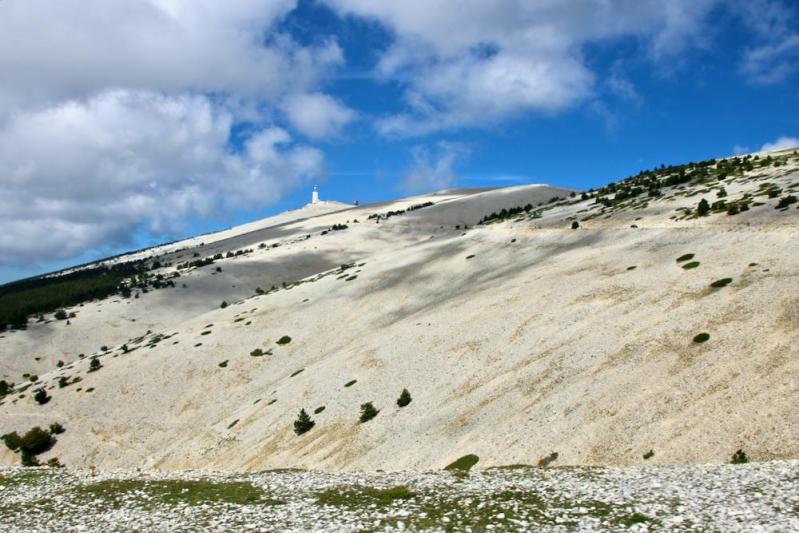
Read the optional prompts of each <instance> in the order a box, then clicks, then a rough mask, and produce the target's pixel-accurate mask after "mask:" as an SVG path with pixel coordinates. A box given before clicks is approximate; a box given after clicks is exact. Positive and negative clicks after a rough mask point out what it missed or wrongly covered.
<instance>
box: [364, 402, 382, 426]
mask: <svg viewBox="0 0 799 533" xmlns="http://www.w3.org/2000/svg"><path fill="white" fill-rule="evenodd" d="M379 412H380V411H378V410H377V409H375V406H374V405H372V402H366V403H364V404H361V418H360V421H361V424H363V423H364V422H369V421H370V420H371V419H373V418H374V417H376V416H377V413H379Z"/></svg>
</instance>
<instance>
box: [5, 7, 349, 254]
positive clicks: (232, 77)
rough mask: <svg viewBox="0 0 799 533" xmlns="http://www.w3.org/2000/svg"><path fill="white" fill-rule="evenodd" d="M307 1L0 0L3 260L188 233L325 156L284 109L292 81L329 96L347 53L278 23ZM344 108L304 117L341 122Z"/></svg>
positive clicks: (276, 188)
mask: <svg viewBox="0 0 799 533" xmlns="http://www.w3.org/2000/svg"><path fill="white" fill-rule="evenodd" d="M295 7H296V0H227V1H225V2H219V1H217V0H80V1H79V2H78V1H71V2H70V1H58V2H52V1H50V0H24V1H17V0H11V1H2V2H0V72H2V82H1V83H0V224H1V225H2V226H1V227H2V228H3V232H2V235H0V257H2V258H3V259H0V261H1V262H8V261H11V260H14V261H17V262H20V261H30V262H36V261H48V260H52V259H55V258H59V259H64V258H69V257H74V256H77V255H80V254H82V253H84V252H86V251H87V250H90V249H99V248H105V247H108V246H113V245H119V244H125V243H127V242H128V241H129V240H130V238H131V236H132V235H134V234H135V233H136V232H139V231H143V232H149V233H150V234H158V235H161V234H174V233H176V232H177V231H178V230H179V229H180V228H181V227H182V225H183V224H185V222H186V220H187V219H188V217H191V216H203V217H205V216H211V215H214V216H224V215H225V214H226V213H229V212H230V211H231V210H235V209H240V208H243V207H256V206H264V205H268V204H270V203H272V202H275V201H277V200H278V199H280V198H281V196H282V195H284V194H285V193H286V192H287V191H288V190H289V189H290V188H291V187H292V186H296V185H297V184H298V183H301V182H303V180H305V179H306V178H308V177H309V176H311V175H313V176H318V174H319V173H321V172H323V171H324V161H323V156H322V154H321V152H319V151H318V150H315V149H313V148H310V147H307V146H301V145H298V144H296V143H295V142H293V140H292V138H291V135H290V134H289V133H288V132H287V131H285V130H283V129H281V128H280V127H277V126H276V125H275V119H276V117H279V114H278V113H277V111H278V110H279V103H280V102H282V101H288V100H290V99H291V98H292V96H293V95H298V94H299V95H305V94H313V95H316V97H317V98H319V99H324V98H326V97H325V96H324V95H322V94H320V93H318V92H317V91H318V90H319V86H320V84H321V82H322V81H323V80H324V78H325V77H326V76H327V75H328V74H329V73H330V71H331V70H332V69H335V68H336V67H338V66H339V65H341V64H342V63H343V55H342V52H341V49H340V48H339V46H338V44H337V43H336V41H335V40H332V39H328V40H324V39H321V40H319V41H318V43H319V44H316V45H313V46H302V45H300V44H298V43H296V42H295V41H294V40H292V38H291V37H290V36H289V35H286V34H284V33H282V32H281V31H280V29H279V23H280V22H281V20H282V19H283V18H284V17H285V16H286V15H287V14H288V13H289V12H290V11H291V10H292V9H294V8H295ZM345 109H346V108H343V106H342V107H341V108H336V109H333V111H329V110H328V111H329V112H328V115H329V116H328V118H327V123H324V122H323V121H319V122H317V123H316V124H310V125H309V123H308V121H307V120H306V122H304V123H301V121H300V122H298V124H300V123H301V125H302V126H303V127H305V128H306V129H308V128H311V129H313V128H314V127H316V130H314V131H316V132H323V133H324V132H326V131H333V130H334V129H335V128H337V127H340V126H341V125H342V124H343V122H345V121H344V120H343V119H342V113H344V110H345ZM336 112H337V113H338V114H336ZM243 121H246V122H248V123H249V124H248V125H247V127H246V131H247V132H248V133H246V134H245V135H244V137H243V138H242V134H241V128H237V130H236V131H237V133H236V135H235V140H234V137H233V136H232V133H231V132H232V131H233V129H234V128H236V127H237V126H238V125H239V124H241V123H242V122H243ZM325 128H327V129H325ZM234 144H235V145H236V148H234V147H232V145H234Z"/></svg>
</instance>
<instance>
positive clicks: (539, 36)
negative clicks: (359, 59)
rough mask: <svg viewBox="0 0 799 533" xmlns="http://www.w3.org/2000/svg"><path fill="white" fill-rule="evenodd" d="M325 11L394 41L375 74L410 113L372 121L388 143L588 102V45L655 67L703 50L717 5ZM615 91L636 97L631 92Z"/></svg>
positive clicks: (455, 4) (676, 0) (420, 2)
mask: <svg viewBox="0 0 799 533" xmlns="http://www.w3.org/2000/svg"><path fill="white" fill-rule="evenodd" d="M326 2H327V3H328V5H330V6H332V7H333V8H334V9H336V10H338V12H340V13H342V14H347V15H357V16H361V17H366V18H369V19H372V20H377V21H379V22H380V23H382V24H383V25H385V26H386V27H388V28H389V29H390V30H391V31H392V32H393V34H394V36H395V40H394V42H393V44H392V46H391V47H390V48H389V49H388V50H387V51H386V52H385V54H384V55H383V56H382V57H381V59H380V62H379V65H378V67H377V73H378V74H379V75H381V76H385V77H394V78H395V79H399V80H403V82H404V84H405V88H406V92H405V100H406V103H407V111H406V112H402V113H398V114H394V115H391V116H387V117H383V118H382V119H380V120H379V121H378V124H377V127H378V130H379V131H380V132H381V133H383V134H385V135H419V134H427V133H431V132H434V131H437V130H442V129H451V128H458V127H473V126H484V125H491V124H493V123H496V122H498V121H504V120H508V119H513V118H515V117H518V116H520V115H523V114H527V113H539V114H553V113H558V112H560V111H562V110H564V109H567V108H569V107H572V106H574V105H577V104H579V103H581V102H585V101H588V100H590V99H591V97H592V96H593V94H594V92H595V85H596V74H595V73H594V72H592V71H591V70H590V69H589V68H588V67H587V65H586V61H585V59H584V57H583V48H584V46H585V45H586V44H588V43H596V42H602V41H608V40H613V39H621V38H633V39H637V40H638V41H639V42H640V43H641V45H642V46H643V47H644V48H645V49H646V50H648V52H649V54H650V56H651V57H652V58H653V59H655V60H660V59H663V58H667V57H670V56H671V55H672V54H676V53H678V52H680V51H681V50H683V49H684V48H686V47H689V46H693V45H697V44H701V42H702V39H703V32H702V29H703V27H704V22H705V19H706V17H707V16H708V14H709V13H710V11H711V9H712V8H713V7H714V6H715V5H717V4H718V1H717V0H673V1H671V2H661V1H659V0H645V1H636V2H630V1H624V0H619V1H605V0H586V1H582V2H555V1H542V2H526V1H522V0H498V1H496V2H482V1H469V2H461V1H457V0H442V1H438V2H427V1H424V0H408V1H405V2H371V1H368V0H326ZM619 79H620V78H619ZM616 81H618V79H617V80H616ZM611 83H613V81H611ZM615 86H616V89H618V90H620V91H624V92H626V93H627V95H628V96H629V95H631V94H633V93H632V87H630V86H622V85H620V84H619V83H616V84H615Z"/></svg>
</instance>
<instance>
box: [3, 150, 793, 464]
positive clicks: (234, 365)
mask: <svg viewBox="0 0 799 533" xmlns="http://www.w3.org/2000/svg"><path fill="white" fill-rule="evenodd" d="M797 168H799V156H797V155H796V154H795V153H793V152H782V153H771V154H759V155H757V156H756V157H746V158H734V159H725V160H719V161H713V162H707V163H703V164H692V165H686V166H683V167H672V168H667V169H666V168H664V169H659V170H656V171H652V172H648V173H644V174H641V175H639V176H636V177H634V178H631V179H630V180H627V181H624V182H620V183H617V184H612V185H610V186H607V187H605V188H603V189H600V190H598V191H589V192H587V193H585V194H583V195H581V194H580V193H579V192H578V193H576V194H574V195H571V191H566V190H559V189H553V188H549V187H544V186H525V187H515V188H507V189H494V190H482V191H469V190H460V191H457V190H456V191H445V192H442V193H439V194H435V195H427V196H420V197H414V198H408V199H404V200H401V201H397V202H391V203H386V204H383V205H376V206H375V205H372V206H363V207H359V208H351V209H341V210H335V211H332V212H326V213H320V214H314V213H310V214H304V215H303V216H301V217H295V218H296V219H295V220H287V221H282V222H280V223H278V224H276V225H269V224H263V225H259V226H255V227H249V228H248V229H247V230H246V231H238V232H237V231H233V230H231V233H230V234H228V235H226V236H224V238H220V239H206V240H202V239H200V240H199V242H198V241H197V240H196V239H195V240H194V241H191V242H186V243H183V244H180V243H179V244H178V245H175V246H172V247H170V248H169V249H163V250H159V249H156V250H154V251H152V252H151V253H152V261H155V260H156V259H157V261H158V262H159V266H158V267H157V268H155V269H154V270H151V271H150V275H153V276H155V275H158V274H160V275H161V276H162V279H165V280H173V281H174V287H172V286H169V287H166V288H162V289H158V290H150V291H148V292H146V293H144V292H143V291H141V290H140V289H136V288H134V289H133V290H132V291H131V295H130V297H122V296H113V297H111V298H107V299H104V300H101V301H94V302H90V303H85V304H84V305H83V306H81V307H75V308H71V309H66V310H65V312H67V316H69V313H72V312H74V313H75V316H74V317H73V318H71V319H70V324H69V325H67V324H66V321H65V320H55V319H54V317H52V316H46V317H44V320H43V321H42V322H31V323H30V325H29V326H28V329H27V330H24V331H9V332H6V333H4V334H3V336H2V338H0V354H2V358H0V365H1V366H0V368H1V370H0V374H2V375H3V379H4V380H6V381H7V382H10V383H13V387H12V389H11V390H10V391H9V393H8V394H7V395H6V396H5V397H4V398H3V400H2V401H0V433H6V432H10V431H14V430H15V431H18V432H20V433H22V432H24V431H26V430H28V429H30V428H31V427H33V426H37V425H38V426H41V427H46V426H48V425H49V424H50V423H56V422H57V423H59V424H62V425H63V426H64V428H66V431H65V432H64V433H62V434H59V435H58V436H57V439H58V442H57V443H56V444H55V445H54V446H53V447H52V449H50V450H49V451H46V452H43V453H41V454H38V460H40V461H45V460H47V459H48V458H51V457H55V456H57V457H58V458H59V459H60V460H61V462H62V463H65V464H68V465H83V466H86V465H95V466H98V467H102V468H112V467H139V466H141V467H155V468H163V469H183V468H224V469H248V470H261V469H266V468H279V467H294V466H300V467H308V468H317V469H334V470H335V469H364V470H374V469H386V470H398V469H431V468H441V467H443V466H445V465H447V464H449V463H451V462H452V461H454V460H456V459H458V458H459V457H462V456H466V455H468V454H474V455H476V456H477V457H478V458H479V463H478V467H488V466H493V465H502V464H514V463H524V464H531V463H532V464H535V463H538V462H539V460H541V459H543V458H547V457H548V458H549V459H550V460H551V462H555V464H631V463H643V462H653V463H660V462H662V463H682V462H727V461H729V459H730V456H731V455H732V454H733V453H734V452H735V451H736V450H738V449H741V448H743V449H745V451H746V453H747V454H748V455H749V457H750V458H751V459H754V460H763V459H773V458H796V457H798V456H799V444H798V443H799V419H798V417H797V414H796V410H795V405H794V404H795V399H796V397H797V383H798V381H797V378H799V359H797V355H798V354H797V346H798V344H797V342H798V341H799V329H798V327H799V293H797V291H796V286H797V276H799V261H797V247H796V244H797V228H798V225H797V223H798V222H799V216H798V215H799V211H797V205H799V204H797V203H795V201H796V197H795V195H797V194H799V172H797ZM702 200H704V202H702ZM411 208H413V209H411ZM503 210H504V211H503ZM481 221H482V223H480V222H481ZM239 252H240V253H239ZM220 254H221V256H220ZM145 255H146V254H145ZM214 257H216V259H214ZM209 258H210V260H212V261H213V262H212V263H208V264H203V263H206V262H207V261H205V260H207V259H209ZM175 273H179V277H173V276H174V275H175ZM703 334H705V335H703ZM103 347H104V348H103ZM81 354H82V355H83V357H81ZM37 358H38V359H37ZM92 360H96V361H98V363H92V362H91V361H92ZM58 361H62V362H63V365H62V366H57V365H58ZM92 365H94V367H95V369H92ZM98 365H99V366H98ZM25 374H27V375H28V376H25ZM31 374H38V375H37V376H35V379H33V381H31V379H30V377H29V376H30V375H31ZM41 389H44V390H45V391H46V393H45V396H46V397H49V400H47V401H46V402H45V403H43V404H41V405H40V404H39V403H37V401H36V400H35V399H34V392H35V391H37V390H41ZM403 389H407V390H408V392H409V393H410V396H411V401H410V403H408V404H407V405H406V406H404V407H400V406H398V405H397V399H398V397H399V396H400V393H401V392H402V390H403ZM40 399H41V396H40ZM367 402H371V403H372V404H373V406H374V407H375V408H376V410H377V411H378V413H377V416H375V417H374V418H372V419H371V420H369V421H367V422H364V423H360V422H359V416H360V414H361V408H362V405H363V404H366V403H367ZM301 409H305V411H306V412H307V413H308V414H309V415H310V417H311V419H312V420H313V422H314V425H313V427H312V428H311V429H310V430H309V431H307V432H305V433H303V434H302V435H297V434H296V433H295V431H294V422H295V420H297V416H298V413H299V412H300V410H301ZM648 452H651V454H650V453H648ZM555 454H557V455H555ZM644 455H647V456H648V457H647V458H646V459H644ZM0 457H1V458H2V460H3V461H4V462H6V463H14V462H17V461H18V460H19V458H18V455H17V454H14V453H12V452H11V451H9V450H4V451H3V452H2V454H1V455H0Z"/></svg>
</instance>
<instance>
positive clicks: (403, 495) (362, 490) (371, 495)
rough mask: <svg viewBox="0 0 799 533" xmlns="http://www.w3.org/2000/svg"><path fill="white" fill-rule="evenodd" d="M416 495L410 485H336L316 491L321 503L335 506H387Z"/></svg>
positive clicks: (317, 498)
mask: <svg viewBox="0 0 799 533" xmlns="http://www.w3.org/2000/svg"><path fill="white" fill-rule="evenodd" d="M414 497H416V494H415V493H414V492H412V491H411V490H410V489H409V488H408V487H406V486H404V485H399V486H396V487H390V488H387V489H379V488H375V487H364V486H358V487H335V488H330V489H327V490H325V491H322V492H317V493H316V501H317V502H318V503H319V504H320V505H332V506H335V507H357V508H368V507H370V506H372V505H376V506H378V507H386V506H389V505H391V504H392V503H393V502H394V501H397V500H410V499H413V498H414Z"/></svg>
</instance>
